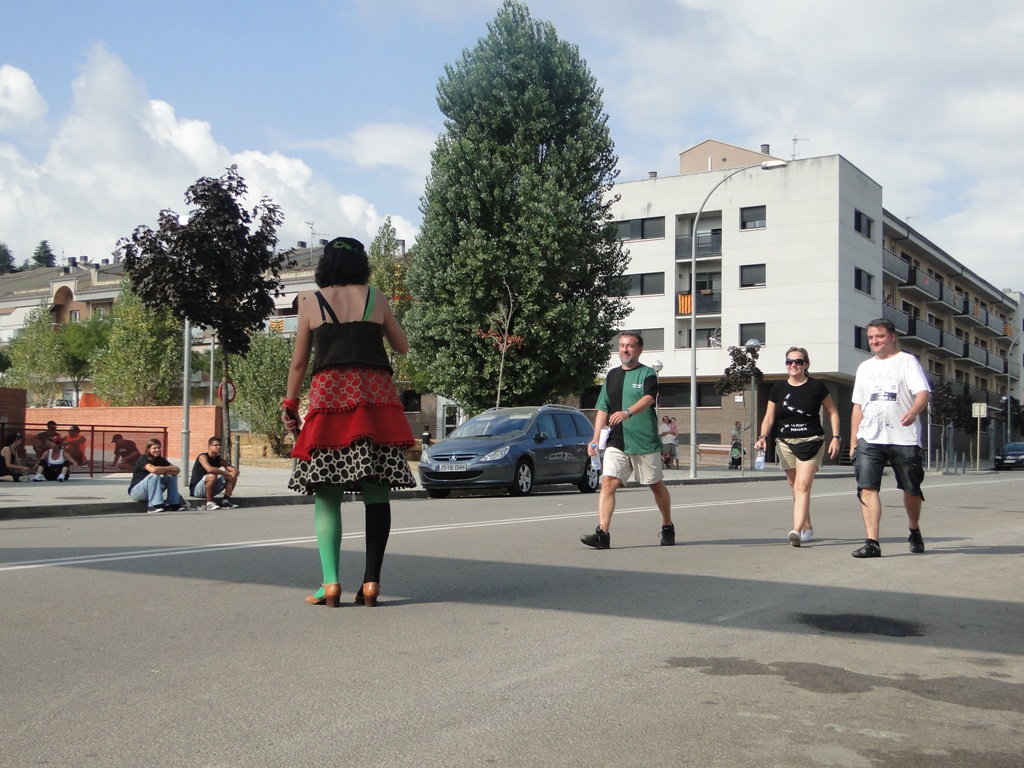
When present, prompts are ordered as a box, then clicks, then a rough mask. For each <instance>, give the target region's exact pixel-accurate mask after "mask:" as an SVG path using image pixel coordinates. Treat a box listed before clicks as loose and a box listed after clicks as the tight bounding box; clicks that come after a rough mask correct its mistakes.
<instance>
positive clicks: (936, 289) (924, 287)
mask: <svg viewBox="0 0 1024 768" xmlns="http://www.w3.org/2000/svg"><path fill="white" fill-rule="evenodd" d="M908 271H909V274H908V275H907V280H906V282H905V283H903V284H902V285H901V286H900V290H902V291H903V292H904V293H906V294H908V295H911V296H915V297H917V298H919V299H923V300H924V301H926V302H933V301H940V302H941V301H942V283H940V282H939V281H938V279H937V278H934V277H932V276H931V275H929V274H928V273H927V272H922V271H921V270H920V269H918V268H917V267H911V268H910V269H909V270H908Z"/></svg>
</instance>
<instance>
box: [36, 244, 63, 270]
mask: <svg viewBox="0 0 1024 768" xmlns="http://www.w3.org/2000/svg"><path fill="white" fill-rule="evenodd" d="M32 262H33V263H34V264H35V265H36V266H37V267H55V266H57V255H56V254H55V253H54V252H53V248H51V247H50V244H49V243H48V242H47V241H46V240H41V241H40V242H39V245H37V246H36V249H35V250H34V251H33V252H32Z"/></svg>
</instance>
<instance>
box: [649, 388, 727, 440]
mask: <svg viewBox="0 0 1024 768" xmlns="http://www.w3.org/2000/svg"><path fill="white" fill-rule="evenodd" d="M658 407H659V408H689V407H690V385H689V384H688V383H667V384H659V385H658ZM697 407H698V408H721V407H722V396H721V395H719V394H718V393H717V392H715V385H714V384H710V383H709V384H698V385H697ZM679 437H680V438H682V434H680V436H679Z"/></svg>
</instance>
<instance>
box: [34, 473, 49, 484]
mask: <svg viewBox="0 0 1024 768" xmlns="http://www.w3.org/2000/svg"><path fill="white" fill-rule="evenodd" d="M45 479H46V478H45V477H43V476H42V475H36V476H35V477H33V478H32V482H33V483H41V482H43V480H45Z"/></svg>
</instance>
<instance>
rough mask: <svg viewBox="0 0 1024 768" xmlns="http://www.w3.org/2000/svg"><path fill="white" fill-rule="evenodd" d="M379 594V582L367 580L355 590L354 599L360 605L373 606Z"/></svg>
mask: <svg viewBox="0 0 1024 768" xmlns="http://www.w3.org/2000/svg"><path fill="white" fill-rule="evenodd" d="M379 596H380V584H379V583H377V582H376V581H367V582H366V583H364V584H363V586H361V587H360V588H359V591H358V592H356V597H355V601H354V602H357V603H360V604H361V605H365V606H366V607H367V608H373V607H374V606H375V605H377V598H378V597H379Z"/></svg>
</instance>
